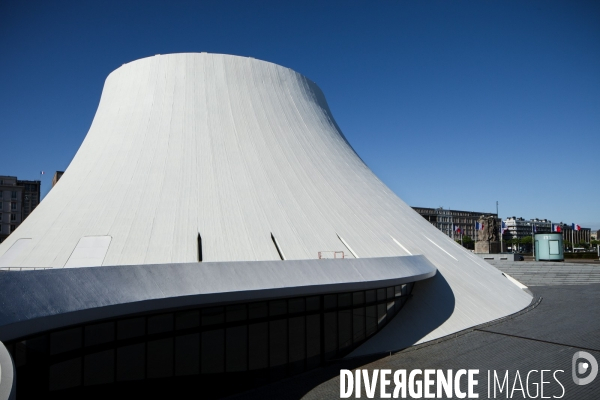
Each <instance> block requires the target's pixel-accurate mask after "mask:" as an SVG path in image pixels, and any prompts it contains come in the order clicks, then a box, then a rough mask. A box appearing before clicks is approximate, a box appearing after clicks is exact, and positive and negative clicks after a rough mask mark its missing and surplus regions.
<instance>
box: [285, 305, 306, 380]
mask: <svg viewBox="0 0 600 400" xmlns="http://www.w3.org/2000/svg"><path fill="white" fill-rule="evenodd" d="M290 303H291V302H290ZM290 308H291V307H290ZM289 327H290V329H289V354H290V373H291V374H292V375H293V374H297V373H300V372H303V371H304V359H305V357H306V325H305V317H293V318H290V320H289Z"/></svg>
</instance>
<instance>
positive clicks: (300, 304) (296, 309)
mask: <svg viewBox="0 0 600 400" xmlns="http://www.w3.org/2000/svg"><path fill="white" fill-rule="evenodd" d="M288 307H289V313H290V314H296V313H301V312H304V310H305V306H304V297H300V298H297V299H290V300H289V301H288Z"/></svg>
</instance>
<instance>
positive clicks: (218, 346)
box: [201, 316, 225, 373]
mask: <svg viewBox="0 0 600 400" xmlns="http://www.w3.org/2000/svg"><path fill="white" fill-rule="evenodd" d="M203 318H204V316H203ZM201 354H202V372H203V373H217V372H223V371H225V331H224V329H216V330H213V331H207V332H202V352H201Z"/></svg>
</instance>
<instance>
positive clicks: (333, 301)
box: [323, 294, 337, 310]
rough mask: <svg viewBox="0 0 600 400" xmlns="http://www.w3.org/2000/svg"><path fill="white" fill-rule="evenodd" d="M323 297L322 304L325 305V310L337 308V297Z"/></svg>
mask: <svg viewBox="0 0 600 400" xmlns="http://www.w3.org/2000/svg"><path fill="white" fill-rule="evenodd" d="M323 297H324V304H325V309H326V310H331V309H334V308H337V295H335V294H328V295H325V296H323Z"/></svg>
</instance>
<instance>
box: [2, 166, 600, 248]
mask: <svg viewBox="0 0 600 400" xmlns="http://www.w3.org/2000/svg"><path fill="white" fill-rule="evenodd" d="M63 174H64V171H56V172H55V173H54V176H53V177H52V187H54V186H55V185H56V183H57V182H58V181H59V180H60V178H61V177H62V175H63ZM40 192H41V181H39V180H37V181H29V180H19V179H17V177H16V176H6V175H0V243H2V242H3V241H4V239H6V238H7V237H8V236H9V235H10V233H11V232H13V231H14V230H15V229H16V228H17V227H18V226H19V225H20V224H21V222H23V221H24V220H25V218H27V216H29V214H31V212H32V211H33V210H34V209H35V208H36V207H37V205H38V204H39V203H40ZM412 209H413V210H415V211H416V212H417V213H419V214H420V215H421V216H422V217H423V218H425V219H426V220H427V221H429V222H430V223H431V224H432V225H434V226H435V227H436V228H438V229H439V230H440V231H442V232H444V233H445V234H446V235H447V236H449V237H451V238H457V237H461V235H462V236H463V237H464V236H469V237H471V238H472V239H473V240H476V239H477V229H476V227H475V223H476V222H477V221H478V220H479V218H480V217H481V216H482V215H486V216H492V217H495V218H496V220H497V222H498V226H500V222H501V219H500V218H498V214H496V213H494V212H479V211H464V210H451V209H445V208H443V207H438V208H429V207H417V206H412ZM502 222H504V224H505V229H504V232H503V234H502V238H503V239H504V240H510V239H523V238H524V237H527V236H531V235H532V233H549V232H553V230H554V228H553V225H558V226H560V230H559V231H560V232H562V233H563V239H564V240H565V241H569V242H572V243H579V242H581V241H584V242H587V243H589V242H590V241H591V240H598V238H599V237H600V230H598V231H592V229H591V228H584V227H580V229H578V230H577V229H576V230H574V229H573V228H572V226H571V225H569V224H565V223H563V222H562V221H561V222H558V223H552V221H550V220H548V219H539V218H531V219H529V220H525V219H524V218H522V217H515V216H512V217H508V218H507V219H505V220H502ZM534 227H535V228H534ZM534 229H535V232H533V230H534Z"/></svg>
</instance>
